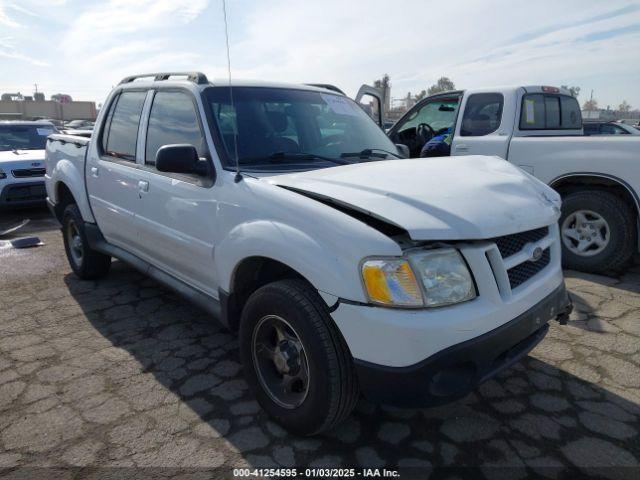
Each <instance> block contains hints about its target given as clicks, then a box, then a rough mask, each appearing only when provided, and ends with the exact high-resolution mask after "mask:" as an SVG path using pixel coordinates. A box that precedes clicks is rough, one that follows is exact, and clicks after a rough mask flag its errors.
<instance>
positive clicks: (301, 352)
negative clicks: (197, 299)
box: [240, 280, 358, 435]
mask: <svg viewBox="0 0 640 480" xmlns="http://www.w3.org/2000/svg"><path fill="white" fill-rule="evenodd" d="M240 353H241V356H242V363H243V367H244V371H245V376H246V378H247V382H248V383H249V386H250V387H251V389H252V390H253V391H254V393H255V395H256V397H257V399H258V402H259V403H260V405H261V406H262V408H263V409H264V410H265V411H266V412H267V413H268V414H269V415H270V416H271V417H273V418H274V419H275V420H276V421H277V422H278V423H280V424H281V425H282V426H284V427H285V428H286V429H288V430H290V431H292V432H293V433H295V434H298V435H314V434H317V433H320V432H322V431H326V430H329V429H331V428H332V427H334V426H335V425H337V424H338V423H340V422H341V421H342V420H344V419H345V418H346V417H347V416H348V415H349V414H350V413H351V411H352V410H353V408H354V406H355V404H356V402H357V400H358V384H357V381H356V376H355V371H354V367H353V360H352V358H351V354H350V353H349V350H348V348H347V346H346V344H345V342H344V339H343V338H342V336H341V334H340V332H339V331H338V329H337V327H336V326H335V324H334V323H333V320H332V319H331V317H330V316H329V313H328V311H327V307H326V305H324V302H323V301H322V299H321V298H320V297H319V296H318V294H317V292H316V291H314V290H313V288H311V286H309V285H308V284H307V283H305V282H304V281H302V280H281V281H277V282H274V283H271V284H268V285H266V286H264V287H262V288H260V289H258V290H257V291H256V292H254V293H253V294H252V295H251V297H249V300H248V301H247V303H246V305H245V307H244V309H243V311H242V318H241V321H240Z"/></svg>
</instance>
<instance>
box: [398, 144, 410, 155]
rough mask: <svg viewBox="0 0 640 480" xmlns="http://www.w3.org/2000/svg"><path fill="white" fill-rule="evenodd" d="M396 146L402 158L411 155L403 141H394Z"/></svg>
mask: <svg viewBox="0 0 640 480" xmlns="http://www.w3.org/2000/svg"><path fill="white" fill-rule="evenodd" d="M396 148H397V149H398V152H400V155H402V156H403V157H404V158H409V157H410V156H411V152H410V151H409V147H407V146H406V145H405V144H404V143H396Z"/></svg>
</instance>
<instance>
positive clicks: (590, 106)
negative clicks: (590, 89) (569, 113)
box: [582, 98, 598, 112]
mask: <svg viewBox="0 0 640 480" xmlns="http://www.w3.org/2000/svg"><path fill="white" fill-rule="evenodd" d="M582 109H583V110H586V111H587V112H591V111H592V110H597V109H598V101H597V100H596V99H595V98H592V99H590V100H587V101H586V102H584V105H582Z"/></svg>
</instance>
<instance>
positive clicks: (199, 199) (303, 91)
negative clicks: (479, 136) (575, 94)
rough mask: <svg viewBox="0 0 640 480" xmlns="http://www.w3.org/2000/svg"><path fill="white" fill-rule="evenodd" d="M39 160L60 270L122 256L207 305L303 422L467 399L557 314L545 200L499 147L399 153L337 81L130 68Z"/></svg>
mask: <svg viewBox="0 0 640 480" xmlns="http://www.w3.org/2000/svg"><path fill="white" fill-rule="evenodd" d="M46 157H47V158H46V167H47V173H46V186H47V194H48V201H49V205H50V208H51V210H52V212H53V214H54V215H55V216H56V218H57V219H58V220H59V221H60V223H61V224H62V233H63V240H64V245H65V249H66V253H67V257H68V259H69V263H70V265H71V268H72V269H73V271H74V272H75V273H76V274H77V275H78V276H79V277H80V278H83V279H96V278H99V277H101V276H103V275H105V274H107V272H108V270H109V266H110V264H111V260H112V257H115V258H117V259H120V260H123V261H125V262H128V263H130V264H131V265H133V266H134V267H136V268H138V269H140V270H141V271H143V272H144V273H146V274H147V275H149V276H151V277H152V278H154V279H156V280H158V281H160V282H162V283H164V284H165V285H167V286H169V287H171V288H173V289H175V290H176V291H178V292H179V293H181V294H182V295H184V296H185V297H187V298H188V299H190V300H192V301H193V302H195V303H197V304H198V305H200V306H201V307H203V308H204V309H205V310H206V311H207V312H209V313H210V314H211V316H212V317H215V318H216V319H218V320H219V321H220V322H221V323H222V324H223V325H224V326H226V327H227V328H228V329H229V330H231V331H232V332H236V333H237V335H238V338H239V344H240V354H241V359H242V362H243V367H244V373H245V376H246V379H247V382H248V384H249V386H250V387H251V388H252V390H253V391H254V392H255V395H256V397H257V399H258V401H259V403H260V404H261V405H262V407H263V408H264V409H265V410H266V411H267V412H268V413H269V414H270V415H271V416H272V417H273V418H274V419H275V420H276V421H278V422H279V423H281V424H282V425H283V426H285V427H286V428H288V429H290V430H292V431H294V432H296V433H298V434H305V435H311V434H315V433H318V432H321V431H324V430H327V429H329V428H332V427H333V426H334V425H336V424H337V423H339V422H340V421H341V420H343V419H344V418H345V417H347V416H348V415H349V413H350V412H351V410H352V409H353V407H354V405H355V403H356V401H357V400H358V398H359V394H360V392H363V393H364V394H365V395H366V396H367V397H369V398H370V399H371V400H373V401H378V402H382V403H387V404H392V405H399V406H420V405H437V404H441V403H445V402H448V401H451V400H453V399H456V398H459V397H462V396H464V395H466V394H467V393H468V392H470V391H471V390H472V389H473V388H475V387H476V386H477V385H478V384H479V383H481V382H483V381H485V380H486V379H488V378H490V377H492V376H493V375H495V374H496V373H497V372H499V371H501V370H503V369H505V368H508V367H509V366H511V365H512V364H513V363H514V362H517V361H518V360H519V359H521V358H522V357H523V356H525V355H526V354H527V353H528V352H529V351H530V350H531V349H532V348H533V347H534V346H535V345H536V344H537V343H538V342H540V341H541V340H542V338H543V337H544V335H545V333H546V332H547V329H548V321H549V320H551V319H559V320H563V319H565V318H566V316H567V314H568V311H569V309H570V302H569V299H568V297H567V294H566V291H565V287H564V280H563V276H562V270H561V266H560V237H559V233H558V226H557V220H558V217H559V215H560V198H559V195H558V194H557V193H555V192H554V191H553V190H552V189H551V188H549V187H548V186H546V185H545V184H544V183H542V182H540V181H538V180H536V179H535V178H533V177H532V176H530V175H528V174H526V173H524V172H522V171H521V170H520V169H518V168H516V167H514V166H512V165H510V164H509V163H506V162H504V161H502V160H499V159H497V158H493V157H487V156H469V157H460V158H456V159H430V160H428V161H425V160H424V159H413V160H412V159H403V158H400V157H401V155H400V154H399V151H398V149H397V148H396V146H395V145H394V144H393V143H392V142H391V141H390V140H389V138H388V137H387V136H386V135H385V134H384V132H383V131H382V130H381V129H380V128H379V127H378V126H377V125H376V124H375V123H374V122H373V121H372V120H371V118H370V117H369V116H367V114H366V113H365V112H364V110H362V109H361V108H360V107H359V106H358V105H357V104H356V103H355V102H354V101H353V100H351V99H349V98H347V97H345V96H344V95H343V94H341V93H340V92H339V91H337V90H336V89H332V88H325V87H323V86H309V85H287V84H272V83H265V82H260V83H251V82H239V81H236V82H234V83H233V84H231V85H228V84H227V81H221V82H210V81H209V80H208V79H207V78H206V77H205V76H204V75H203V74H201V73H188V74H184V75H179V74H171V73H162V74H154V75H151V76H133V77H128V78H125V79H124V80H123V81H122V82H121V83H120V84H119V85H118V86H117V87H116V88H115V89H114V90H113V91H112V93H111V94H110V96H109V98H108V99H107V101H106V103H105V106H104V108H103V109H102V110H101V111H100V114H99V117H98V119H97V123H96V127H95V129H94V131H93V135H92V136H91V138H87V137H81V136H73V135H62V134H61V135H51V136H50V137H49V141H48V144H47V155H46Z"/></svg>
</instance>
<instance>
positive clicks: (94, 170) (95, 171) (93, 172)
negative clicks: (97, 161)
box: [91, 167, 98, 178]
mask: <svg viewBox="0 0 640 480" xmlns="http://www.w3.org/2000/svg"><path fill="white" fill-rule="evenodd" d="M91 176H92V177H95V178H98V167H91Z"/></svg>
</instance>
